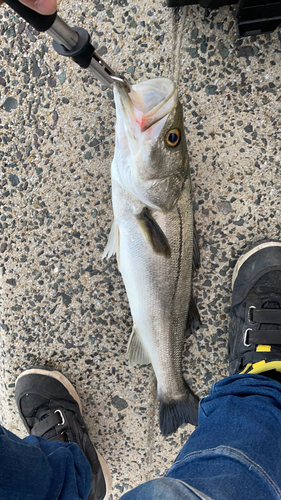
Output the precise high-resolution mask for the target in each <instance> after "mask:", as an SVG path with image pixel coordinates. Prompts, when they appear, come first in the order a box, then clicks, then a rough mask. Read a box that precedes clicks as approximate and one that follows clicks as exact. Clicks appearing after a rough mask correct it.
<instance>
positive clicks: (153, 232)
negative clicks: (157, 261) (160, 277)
mask: <svg viewBox="0 0 281 500" xmlns="http://www.w3.org/2000/svg"><path fill="white" fill-rule="evenodd" d="M135 217H136V219H137V221H138V223H139V226H140V228H141V230H142V232H143V235H144V237H145V239H146V241H147V243H149V245H150V246H151V248H152V250H153V251H154V252H155V253H157V254H160V255H163V256H164V257H167V258H169V257H171V248H170V245H169V242H168V240H167V237H166V236H165V234H164V233H163V231H162V229H161V227H160V226H159V224H158V223H157V222H156V220H155V219H154V218H153V216H152V215H151V213H150V212H149V210H148V208H147V207H144V208H143V209H142V211H141V213H140V214H137V215H136V216H135Z"/></svg>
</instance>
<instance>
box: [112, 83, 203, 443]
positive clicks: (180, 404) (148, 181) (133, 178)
mask: <svg viewBox="0 0 281 500" xmlns="http://www.w3.org/2000/svg"><path fill="white" fill-rule="evenodd" d="M114 96H115V104H116V115H117V121H116V143H115V154H114V159H113V162H112V168H111V177H112V202H113V211H114V222H113V226H112V229H111V233H110V236H109V240H108V244H107V246H106V249H105V252H104V255H103V257H106V256H108V257H110V256H111V255H113V254H114V253H115V252H116V255H117V262H118V267H119V270H120V272H121V274H122V278H123V281H124V284H125V287H126V291H127V295H128V299H129V303H130V308H131V313H132V317H133V322H134V326H133V331H132V334H131V337H130V340H129V344H128V350H127V355H128V358H129V360H130V364H136V363H140V364H148V363H152V366H153V369H154V372H155V375H156V378H157V394H158V400H159V403H160V404H159V423H160V429H161V432H162V433H163V434H164V435H168V434H170V433H172V432H174V431H175V430H176V429H177V428H178V427H179V426H180V425H181V424H183V423H185V422H190V423H192V424H194V425H196V424H197V418H198V417H197V413H198V398H197V397H196V396H195V395H194V393H193V392H192V391H191V389H190V388H189V387H188V386H187V384H186V383H185V381H184V379H183V375H182V349H183V342H184V337H185V335H186V329H187V324H190V322H191V321H192V320H193V319H194V318H195V317H199V315H198V311H197V308H196V305H195V303H194V301H193V299H192V298H191V279H192V268H193V263H194V264H196V265H198V263H199V253H198V247H197V245H196V254H195V257H193V254H194V250H193V237H194V225H193V209H192V198H191V181H190V173H189V165H188V154H187V147H186V139H185V134H184V127H183V112H182V105H181V103H180V102H179V100H178V96H177V91H176V86H175V84H174V83H173V82H172V81H171V80H170V79H168V78H156V79H152V80H147V81H144V82H141V83H139V84H137V85H134V86H133V87H132V90H131V93H130V94H128V93H127V92H126V90H124V88H123V87H122V86H119V85H115V88H114Z"/></svg>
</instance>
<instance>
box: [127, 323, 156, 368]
mask: <svg viewBox="0 0 281 500" xmlns="http://www.w3.org/2000/svg"><path fill="white" fill-rule="evenodd" d="M127 358H128V359H129V363H130V366H134V365H136V364H138V363H139V364H140V365H148V364H149V363H151V360H150V357H149V355H148V353H147V350H146V348H145V347H144V345H143V342H142V340H141V338H140V336H139V333H138V330H137V329H136V328H135V327H134V328H133V331H132V333H131V337H130V339H129V343H128V348H127Z"/></svg>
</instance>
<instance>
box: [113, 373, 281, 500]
mask: <svg viewBox="0 0 281 500" xmlns="http://www.w3.org/2000/svg"><path fill="white" fill-rule="evenodd" d="M194 489H196V490H197V493H196V492H195V491H194ZM198 491H199V492H202V495H201V494H200V493H198ZM201 498H203V499H205V498H211V499H213V500H249V499H255V500H277V499H278V500H280V499H281V384H280V383H279V382H276V381H275V380H271V379H270V378H267V377H265V376H263V375H235V376H232V377H228V378H226V379H224V380H221V381H220V382H218V383H216V384H214V385H213V386H212V389H211V393H210V396H208V397H207V398H204V399H203V400H202V401H201V402H200V407H199V426H198V427H197V429H195V431H194V432H193V434H192V435H191V436H190V437H189V439H188V440H187V442H186V444H185V445H184V447H183V449H182V450H181V452H180V453H179V455H178V457H177V458H176V460H175V462H174V463H173V465H172V467H171V468H170V470H169V471H168V472H167V474H166V476H165V477H164V478H162V479H154V480H152V481H149V482H147V483H144V484H142V485H140V486H138V487H137V488H135V489H134V490H132V491H129V492H128V493H126V494H125V495H123V496H122V500H149V499H153V500H163V499H165V500H195V499H201Z"/></svg>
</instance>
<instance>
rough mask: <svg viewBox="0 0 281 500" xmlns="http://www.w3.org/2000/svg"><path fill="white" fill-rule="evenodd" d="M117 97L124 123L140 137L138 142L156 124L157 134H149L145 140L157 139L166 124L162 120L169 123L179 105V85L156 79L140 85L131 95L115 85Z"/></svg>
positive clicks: (155, 131) (167, 79) (135, 86)
mask: <svg viewBox="0 0 281 500" xmlns="http://www.w3.org/2000/svg"><path fill="white" fill-rule="evenodd" d="M114 94H115V102H116V104H117V109H118V110H119V112H120V113H121V115H122V120H123V122H124V124H126V125H127V127H130V128H131V129H132V130H133V133H134V136H135V137H136V136H138V137H136V138H139V136H140V134H143V133H144V132H146V131H147V130H148V129H151V127H153V126H154V125H156V124H157V125H158V126H156V127H153V129H155V130H153V131H152V132H154V133H152V134H151V133H150V134H148V135H149V137H146V139H148V140H149V139H150V140H151V139H152V140H153V139H154V138H156V137H157V136H158V135H159V132H160V131H161V129H162V127H163V125H164V123H165V121H166V120H163V119H164V118H166V119H167V117H168V115H169V114H170V112H171V111H172V109H174V108H175V107H176V105H177V91H176V85H175V83H174V82H173V81H172V80H170V79H169V78H153V79H151V80H145V81H144V82H140V83H137V84H136V85H133V86H132V87H131V92H130V93H128V92H126V90H125V89H124V87H122V86H121V85H118V84H115V85H114ZM160 122H161V123H160ZM159 125H160V126H159ZM150 132H151V131H150ZM146 135H147V134H146Z"/></svg>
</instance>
